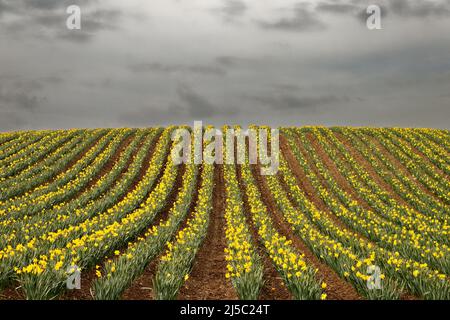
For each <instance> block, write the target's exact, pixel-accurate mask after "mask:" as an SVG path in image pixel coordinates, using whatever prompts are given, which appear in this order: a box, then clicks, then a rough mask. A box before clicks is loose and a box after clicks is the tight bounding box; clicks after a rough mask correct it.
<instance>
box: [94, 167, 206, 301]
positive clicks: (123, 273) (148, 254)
mask: <svg viewBox="0 0 450 320" xmlns="http://www.w3.org/2000/svg"><path fill="white" fill-rule="evenodd" d="M198 172H199V168H198V166H197V165H193V164H187V165H186V166H185V172H184V174H183V178H182V181H183V185H182V186H181V189H180V191H179V192H178V194H177V197H176V200H175V201H174V203H173V204H172V206H171V208H170V210H169V212H168V216H167V219H162V220H161V221H160V222H159V223H158V224H157V225H156V224H154V225H152V226H151V227H149V228H148V229H147V231H146V232H145V233H144V234H143V235H141V236H139V237H138V238H137V239H136V241H134V242H130V243H129V244H128V247H127V249H126V250H124V251H123V252H119V251H117V252H116V255H117V257H116V258H115V259H110V260H109V261H107V262H106V263H105V264H104V266H103V267H101V266H97V268H96V275H97V278H98V279H97V280H96V281H95V282H94V284H93V287H92V288H93V290H94V294H95V299H99V300H114V299H120V296H121V295H122V293H123V292H124V291H125V289H126V288H128V287H129V285H130V284H131V283H132V281H133V280H135V279H136V278H137V277H138V276H139V275H140V274H142V272H143V271H144V270H145V268H146V266H147V265H148V263H150V262H151V261H152V260H153V259H154V258H155V257H156V256H157V255H158V254H160V253H161V251H162V250H163V249H164V247H165V245H166V243H167V242H168V241H170V240H171V239H172V237H173V236H174V234H175V232H176V230H177V229H178V228H179V226H180V225H181V223H182V222H183V221H184V219H185V218H186V216H187V214H188V212H189V208H190V207H191V206H193V203H192V201H194V194H195V192H196V187H197V180H198ZM208 174H209V172H204V173H202V180H203V179H205V180H206V179H209V178H210V177H209V176H208ZM203 186H205V184H204V185H203ZM199 193H203V191H199Z"/></svg>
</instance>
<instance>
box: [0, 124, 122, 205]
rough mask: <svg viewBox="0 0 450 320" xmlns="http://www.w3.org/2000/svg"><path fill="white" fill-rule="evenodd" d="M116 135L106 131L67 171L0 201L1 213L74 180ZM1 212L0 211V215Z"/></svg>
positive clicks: (112, 131)
mask: <svg viewBox="0 0 450 320" xmlns="http://www.w3.org/2000/svg"><path fill="white" fill-rule="evenodd" d="M117 135H118V132H117V131H115V130H110V131H107V133H106V135H102V137H101V138H100V140H98V141H96V143H95V145H94V146H92V147H91V148H90V149H89V150H88V151H87V152H86V153H85V154H84V155H83V156H82V157H81V158H80V159H77V161H76V163H75V164H73V165H72V166H71V167H70V168H69V169H68V170H63V171H59V172H58V173H57V175H56V176H55V177H54V179H52V180H49V181H43V182H42V183H41V184H39V185H37V186H34V187H33V188H31V189H28V188H25V189H24V190H25V192H20V193H19V194H18V195H17V196H14V197H11V198H8V199H7V200H3V201H0V210H2V211H3V212H5V211H6V210H8V209H9V211H15V210H18V209H20V205H21V204H22V203H28V202H31V201H32V200H33V199H35V198H37V197H39V196H42V195H45V194H46V193H50V192H54V191H56V190H58V188H60V187H62V186H64V185H65V184H67V183H68V182H69V181H70V180H72V179H74V178H75V177H76V175H77V174H78V173H79V172H80V171H81V170H83V169H84V168H86V167H87V166H88V165H89V164H90V163H91V162H92V161H93V160H94V159H95V158H96V157H97V156H98V155H99V154H100V153H101V152H102V151H103V150H104V149H105V148H106V147H107V146H108V144H109V143H110V142H111V140H112V139H113V138H114V137H116V136H117ZM80 151H81V150H80ZM9 187H11V188H13V187H15V186H14V185H11V186H9ZM2 211H0V213H1V212H2Z"/></svg>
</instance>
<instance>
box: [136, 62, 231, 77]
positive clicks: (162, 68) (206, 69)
mask: <svg viewBox="0 0 450 320" xmlns="http://www.w3.org/2000/svg"><path fill="white" fill-rule="evenodd" d="M128 69H129V70H130V71H131V72H134V73H147V72H149V73H151V72H154V73H180V72H181V73H193V74H200V75H213V76H225V75H226V71H225V70H223V69H222V68H219V67H216V66H208V65H180V64H162V63H157V62H155V63H137V64H133V65H130V66H128Z"/></svg>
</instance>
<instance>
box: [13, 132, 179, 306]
mask: <svg viewBox="0 0 450 320" xmlns="http://www.w3.org/2000/svg"><path fill="white" fill-rule="evenodd" d="M166 130H167V134H166V135H169V139H170V133H171V132H172V130H173V127H170V128H168V129H166ZM168 142H169V141H167V140H166V144H167V143H168ZM159 152H160V153H163V154H167V145H163V146H161V150H160V151H159ZM158 158H159V157H158ZM161 167H162V164H161V163H153V165H152V164H151V168H149V170H148V171H147V174H149V177H148V178H149V179H148V180H147V179H146V178H147V177H144V178H143V180H142V181H140V185H141V186H142V188H143V189H145V191H146V192H143V193H144V195H143V197H144V198H145V201H144V202H142V203H140V204H137V203H136V202H135V199H134V197H135V196H136V195H137V194H139V193H140V192H142V191H144V190H140V188H139V186H138V187H137V188H136V189H134V190H133V191H132V192H130V193H128V194H127V196H126V197H125V199H124V200H122V201H121V202H120V203H118V204H117V205H116V206H115V207H114V208H111V209H110V210H111V211H112V212H105V213H103V214H100V215H98V216H96V217H95V218H94V219H92V220H91V221H89V223H86V222H84V223H82V224H80V225H77V226H76V227H74V228H81V229H82V230H83V231H84V233H83V235H82V236H81V237H78V238H75V239H73V240H72V241H70V242H69V243H67V244H66V245H65V246H64V247H58V248H55V249H51V250H49V251H47V252H46V253H45V254H43V255H41V256H40V257H39V259H37V261H36V262H33V263H31V264H29V265H28V266H25V267H23V268H21V269H19V270H18V272H20V281H21V282H22V286H23V289H24V291H25V294H26V296H27V297H29V298H32V299H47V298H49V296H50V294H54V293H55V292H56V293H57V292H58V291H59V289H60V288H61V287H60V286H61V285H62V284H63V283H64V279H65V277H66V274H65V270H67V267H68V266H70V265H74V264H76V265H78V266H79V267H81V268H85V267H88V266H90V265H93V264H95V263H96V262H97V261H98V260H99V259H101V258H102V257H104V256H106V255H107V253H108V252H110V251H112V250H115V249H116V248H117V247H120V246H121V245H122V244H126V243H127V242H128V241H129V239H131V238H133V237H134V236H136V235H137V234H138V233H139V232H140V231H141V230H143V229H144V228H145V226H147V225H148V224H149V223H151V222H152V221H153V219H154V218H155V216H156V214H157V213H158V212H159V210H161V208H162V207H163V206H164V205H165V203H166V201H167V199H168V197H169V194H170V191H171V190H172V188H173V187H174V184H175V180H176V176H177V170H174V165H173V162H172V158H171V157H168V158H167V164H166V167H165V169H164V173H163V175H162V177H161V180H160V181H159V183H158V184H157V185H156V187H155V188H154V189H153V190H152V191H151V192H150V193H148V189H147V187H148V184H149V183H150V184H152V183H151V182H150V181H154V180H155V179H154V178H153V179H152V177H153V176H155V172H159V170H161ZM138 197H139V198H141V196H138ZM136 206H138V207H137V208H136ZM127 208H128V209H129V210H130V209H131V212H129V211H127V210H126V209H127ZM108 211H109V210H108ZM124 213H125V215H123V214H124ZM110 214H112V215H113V216H114V215H116V217H115V218H116V219H115V221H114V222H112V223H111V222H109V223H108V224H107V225H103V226H102V224H100V227H101V228H98V227H99V225H97V223H98V220H99V219H100V218H101V217H104V216H105V215H110ZM96 222H97V223H96ZM93 223H94V224H95V225H92V224H93ZM83 226H84V228H83ZM87 226H89V227H93V228H89V227H87ZM58 263H63V266H64V267H63V268H57V266H58ZM44 264H45V267H44V266H43V265H44ZM44 288H45V289H44Z"/></svg>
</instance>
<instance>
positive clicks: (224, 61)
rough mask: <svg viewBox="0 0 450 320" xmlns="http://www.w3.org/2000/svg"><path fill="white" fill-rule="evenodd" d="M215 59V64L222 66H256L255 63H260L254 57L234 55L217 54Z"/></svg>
mask: <svg viewBox="0 0 450 320" xmlns="http://www.w3.org/2000/svg"><path fill="white" fill-rule="evenodd" d="M215 61H216V63H217V64H219V65H220V66H222V67H224V68H235V67H245V66H247V67H248V66H256V65H257V64H260V63H261V62H260V61H257V60H256V59H248V58H242V57H235V56H219V57H217V58H216V59H215Z"/></svg>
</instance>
